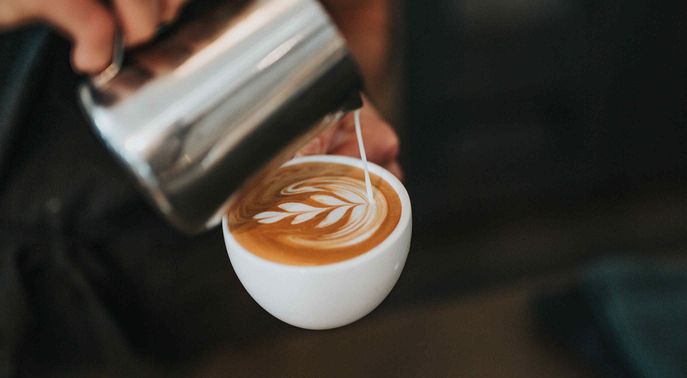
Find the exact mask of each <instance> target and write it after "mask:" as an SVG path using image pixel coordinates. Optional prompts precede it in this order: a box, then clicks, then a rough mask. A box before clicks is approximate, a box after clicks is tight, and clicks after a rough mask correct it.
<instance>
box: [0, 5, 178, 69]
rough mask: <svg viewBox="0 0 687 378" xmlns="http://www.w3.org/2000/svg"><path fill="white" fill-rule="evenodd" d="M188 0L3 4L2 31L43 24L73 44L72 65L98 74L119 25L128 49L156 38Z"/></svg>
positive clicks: (0, 9) (109, 55) (107, 59)
mask: <svg viewBox="0 0 687 378" xmlns="http://www.w3.org/2000/svg"><path fill="white" fill-rule="evenodd" d="M185 1H186V0H112V4H113V5H112V9H108V8H107V7H106V6H105V5H103V2H102V1H100V0H0V28H9V27H15V26H20V25H23V24H26V23H30V22H33V21H44V22H47V23H49V24H51V25H52V26H54V27H56V28H57V29H58V30H60V31H61V32H63V33H64V34H66V36H67V37H68V38H69V39H70V40H71V41H72V43H73V48H72V65H73V66H74V68H75V69H77V70H79V71H83V72H86V73H97V72H99V71H101V70H102V69H104V68H105V67H107V66H108V65H109V64H110V61H111V59H112V44H113V41H114V33H115V30H116V28H117V25H120V26H121V29H122V32H123V33H124V38H125V41H126V44H127V45H128V46H133V45H137V44H140V43H143V42H145V41H147V40H149V39H150V38H152V37H153V36H154V35H155V32H156V31H157V28H158V26H159V25H160V24H161V23H163V22H170V21H172V20H173V19H174V18H175V17H176V15H177V13H178V12H179V9H180V8H181V6H182V5H183V4H184V2H185Z"/></svg>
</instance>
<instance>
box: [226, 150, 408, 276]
mask: <svg viewBox="0 0 687 378" xmlns="http://www.w3.org/2000/svg"><path fill="white" fill-rule="evenodd" d="M302 163H335V164H343V165H348V166H355V167H360V164H361V163H362V161H361V160H360V159H358V158H354V157H349V156H339V155H308V156H300V157H295V158H293V159H291V160H289V161H287V162H286V163H284V164H282V165H281V167H287V166H291V165H296V164H302ZM368 168H369V169H370V172H373V173H374V174H376V175H377V176H380V177H381V178H382V179H383V180H385V181H386V182H387V183H389V185H391V187H392V188H393V189H394V191H395V192H396V194H397V195H398V197H399V200H400V201H401V216H400V217H399V219H398V223H397V224H396V227H394V229H393V231H391V233H390V234H389V236H388V237H387V238H386V239H384V240H383V241H382V242H381V243H379V244H377V245H376V246H374V247H372V248H371V249H370V250H369V251H367V252H364V253H362V254H360V255H358V256H355V257H352V258H350V259H347V260H343V261H339V262H335V263H330V264H323V265H290V264H284V263H280V262H276V261H272V260H268V259H266V258H263V257H260V256H258V255H256V254H254V253H251V252H250V251H248V250H247V249H246V248H244V247H243V246H242V245H241V244H240V243H239V242H238V241H237V240H236V239H235V238H234V236H233V235H232V233H231V231H229V226H228V218H227V216H226V215H224V216H223V217H222V233H223V234H224V240H225V242H226V244H227V249H228V247H229V245H231V247H232V249H233V251H235V252H236V253H238V254H240V255H242V256H245V257H246V258H248V259H252V260H254V261H256V262H259V263H261V264H265V265H267V266H270V267H273V268H274V269H285V270H297V271H301V272H302V271H308V272H315V271H317V272H324V271H332V270H342V269H347V268H351V267H354V266H357V265H361V264H364V263H365V262H367V261H368V260H371V259H374V258H376V257H377V256H378V255H380V254H381V253H391V248H389V247H390V246H391V245H392V244H394V243H395V242H396V241H397V240H398V239H399V238H401V236H402V235H403V234H404V232H405V230H406V229H407V228H408V226H409V225H410V222H411V217H412V216H411V207H410V206H411V205H410V196H409V195H408V191H407V190H406V188H405V187H404V186H403V184H402V183H401V181H399V179H398V178H396V176H394V175H393V174H392V173H391V172H389V171H387V170H386V169H384V168H382V167H380V166H379V165H377V164H375V163H372V162H369V161H368ZM228 252H229V250H227V253H228Z"/></svg>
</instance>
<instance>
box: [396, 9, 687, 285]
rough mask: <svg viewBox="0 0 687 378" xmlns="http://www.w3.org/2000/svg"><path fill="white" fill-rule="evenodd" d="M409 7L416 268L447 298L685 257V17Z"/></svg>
mask: <svg viewBox="0 0 687 378" xmlns="http://www.w3.org/2000/svg"><path fill="white" fill-rule="evenodd" d="M406 4H407V11H408V15H409V16H408V17H407V22H408V24H407V28H406V38H407V41H408V43H407V44H406V47H407V48H408V55H407V57H408V59H407V67H406V72H407V77H408V83H407V84H408V85H407V92H406V95H407V97H406V98H407V101H406V102H405V109H404V110H405V112H406V117H405V119H406V120H407V123H406V124H405V125H404V132H405V134H404V136H405V139H404V142H405V144H404V146H403V152H404V153H405V155H404V166H405V167H406V169H407V173H408V175H407V177H408V181H407V184H408V187H409V188H410V191H411V194H412V197H413V200H414V204H415V209H414V211H415V221H416V225H417V228H416V230H417V232H416V233H415V235H414V236H415V241H416V242H417V244H416V247H418V249H417V250H415V253H414V254H413V256H414V258H418V259H420V258H423V257H424V256H425V255H431V256H433V257H432V258H433V259H440V260H441V259H446V264H437V266H442V267H446V269H451V271H447V272H444V273H443V274H445V275H454V276H455V277H456V280H454V281H453V287H452V288H451V289H456V290H458V289H460V288H463V287H464V285H488V284H491V283H494V282H498V281H501V280H507V279H513V278H515V277H518V276H522V275H525V274H531V273H535V272H544V271H546V270H549V269H554V268H565V267H570V266H572V265H574V264H576V263H579V262H581V261H583V260H585V259H587V258H589V257H595V256H598V255H600V254H614V253H622V254H627V253H641V252H650V253H656V252H659V251H663V252H670V251H674V250H680V249H684V247H685V246H686V245H687V232H685V231H687V180H686V178H687V127H686V126H687V113H686V111H687V106H686V105H687V43H685V38H684V37H685V32H686V28H687V24H686V23H685V22H684V20H683V16H684V15H685V14H687V13H685V10H686V9H685V5H684V3H682V2H677V1H668V2H660V4H659V3H656V2H651V1H643V0H634V1H616V0H605V1H567V0H519V1H506V0H453V1H434V2H431V4H428V3H425V2H422V3H420V2H412V1H408V2H406ZM420 250H422V251H420ZM429 251H431V252H429ZM418 255H422V256H423V257H419V256H418ZM449 261H450V263H449ZM411 266H412V264H411ZM449 266H450V267H451V268H449ZM439 275H440V274H439ZM437 279H439V278H438V277H437ZM430 280H431V279H430ZM438 286H441V287H444V285H438ZM399 291H400V290H399Z"/></svg>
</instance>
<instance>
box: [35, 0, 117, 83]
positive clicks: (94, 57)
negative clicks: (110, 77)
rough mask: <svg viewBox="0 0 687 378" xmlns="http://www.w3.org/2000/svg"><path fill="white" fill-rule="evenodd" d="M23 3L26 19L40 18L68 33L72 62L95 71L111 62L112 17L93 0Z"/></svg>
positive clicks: (82, 68) (89, 71)
mask: <svg viewBox="0 0 687 378" xmlns="http://www.w3.org/2000/svg"><path fill="white" fill-rule="evenodd" d="M25 4H27V6H28V7H29V8H28V9H26V12H27V16H26V17H27V20H30V19H41V20H45V21H47V22H48V23H50V24H52V25H54V26H55V27H57V28H58V29H59V30H61V31H62V32H64V33H65V34H67V36H68V37H69V38H70V39H71V40H72V42H73V44H74V45H73V48H72V64H73V66H74V67H75V68H76V69H77V70H80V71H84V72H88V73H96V72H99V71H100V70H102V69H103V68H105V67H107V65H109V64H110V60H111V57H112V42H113V40H114V33H115V20H114V18H113V17H112V14H111V13H110V12H109V11H108V10H107V9H105V7H103V6H102V5H101V3H100V2H99V1H96V0H55V1H54V2H51V4H50V5H51V6H49V7H46V6H45V3H44V2H43V1H37V0H31V1H27V2H26V3H25Z"/></svg>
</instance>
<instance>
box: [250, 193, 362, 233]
mask: <svg viewBox="0 0 687 378" xmlns="http://www.w3.org/2000/svg"><path fill="white" fill-rule="evenodd" d="M342 197H343V196H342ZM356 197H357V196H356ZM356 197H352V196H347V198H345V197H344V199H342V198H337V197H334V196H331V195H324V194H317V195H313V196H311V197H310V199H312V200H313V201H314V202H316V203H317V204H318V205H322V206H321V207H319V206H317V207H316V206H311V205H308V204H305V203H300V202H285V203H282V204H280V205H278V206H277V207H278V208H279V210H270V211H263V212H261V213H258V214H256V215H255V216H253V219H255V220H256V221H257V222H258V223H262V224H272V223H277V222H280V221H282V220H286V219H288V218H290V219H291V224H292V225H297V224H301V223H305V222H308V221H311V220H313V219H314V218H315V217H317V216H318V215H320V214H321V213H326V214H327V215H326V216H325V217H324V219H323V220H322V221H320V222H319V223H318V224H317V226H315V227H316V228H324V227H328V226H331V225H333V224H336V223H337V222H339V221H340V220H341V219H343V217H344V216H345V215H346V213H348V211H349V210H351V209H353V212H352V215H354V216H359V215H360V214H362V213H363V211H361V210H362V208H361V205H364V203H361V202H358V201H357V200H359V199H358V198H356ZM351 200H353V201H351Z"/></svg>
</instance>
